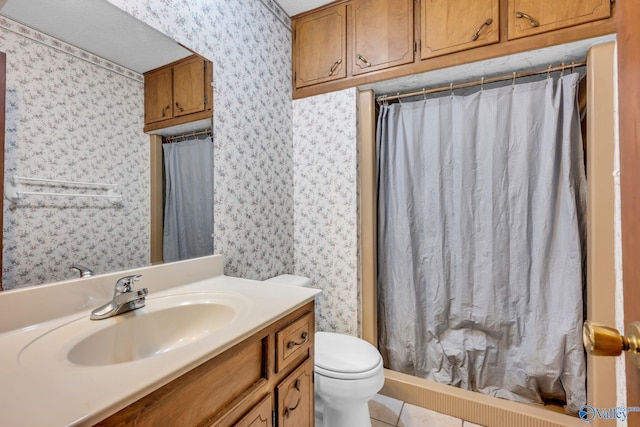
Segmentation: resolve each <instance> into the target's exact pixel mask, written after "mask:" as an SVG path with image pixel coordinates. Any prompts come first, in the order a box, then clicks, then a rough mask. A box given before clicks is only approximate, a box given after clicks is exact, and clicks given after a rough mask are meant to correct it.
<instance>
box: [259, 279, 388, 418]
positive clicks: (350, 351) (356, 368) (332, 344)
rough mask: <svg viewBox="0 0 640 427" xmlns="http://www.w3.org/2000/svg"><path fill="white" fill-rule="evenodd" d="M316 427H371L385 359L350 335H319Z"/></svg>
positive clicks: (300, 282)
mask: <svg viewBox="0 0 640 427" xmlns="http://www.w3.org/2000/svg"><path fill="white" fill-rule="evenodd" d="M267 281H269V282H274V283H279V284H283V285H290V286H304V287H308V286H310V285H311V279H309V278H306V277H302V276H294V275H290V274H285V275H281V276H277V277H273V278H271V279H269V280H267ZM314 349H315V354H314V382H315V408H316V413H315V418H316V427H371V420H370V417H369V406H368V401H369V400H370V399H371V398H372V397H373V396H375V394H376V393H377V392H378V391H380V389H381V388H382V386H383V385H384V368H383V366H382V356H380V353H379V352H378V350H377V349H376V348H375V347H374V346H372V345H371V344H369V343H368V342H366V341H364V340H362V339H360V338H356V337H352V336H350V335H344V334H336V333H333V332H316V334H315V344H314Z"/></svg>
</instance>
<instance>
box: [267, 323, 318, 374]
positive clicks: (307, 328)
mask: <svg viewBox="0 0 640 427" xmlns="http://www.w3.org/2000/svg"><path fill="white" fill-rule="evenodd" d="M314 329H315V324H314V320H313V313H305V314H304V315H302V316H301V317H299V318H298V319H296V320H294V321H293V322H292V323H290V324H289V325H287V326H285V327H284V328H282V329H280V330H279V331H278V332H276V372H280V371H282V370H283V369H284V368H286V367H287V366H289V365H290V364H292V363H294V362H295V361H299V360H301V359H304V358H306V357H308V356H312V355H310V354H309V351H310V349H311V351H313V350H312V347H311V343H312V341H313V333H314Z"/></svg>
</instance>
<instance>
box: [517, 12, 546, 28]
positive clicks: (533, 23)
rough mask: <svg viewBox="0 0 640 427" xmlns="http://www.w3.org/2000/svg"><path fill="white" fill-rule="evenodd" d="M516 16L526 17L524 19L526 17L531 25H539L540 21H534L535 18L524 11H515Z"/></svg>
mask: <svg viewBox="0 0 640 427" xmlns="http://www.w3.org/2000/svg"><path fill="white" fill-rule="evenodd" d="M516 18H526V19H528V20H529V23H530V24H531V26H532V27H537V26H538V25H540V23H539V22H538V21H536V20H535V19H533V18H532V17H531V16H529V15H527V14H526V13H522V12H516Z"/></svg>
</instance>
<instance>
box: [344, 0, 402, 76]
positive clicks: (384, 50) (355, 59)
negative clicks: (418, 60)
mask: <svg viewBox="0 0 640 427" xmlns="http://www.w3.org/2000/svg"><path fill="white" fill-rule="evenodd" d="M413 3H414V0H395V1H393V2H390V1H388V0H354V1H353V3H352V6H351V10H352V24H351V28H352V32H351V34H352V37H353V52H352V56H351V57H352V64H353V73H352V74H354V75H356V74H362V73H368V72H370V71H376V70H381V69H384V68H389V67H394V66H396V65H403V64H408V63H411V62H413V53H414V31H413V21H414V15H413V13H414V12H413Z"/></svg>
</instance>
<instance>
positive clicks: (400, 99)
mask: <svg viewBox="0 0 640 427" xmlns="http://www.w3.org/2000/svg"><path fill="white" fill-rule="evenodd" d="M396 98H398V102H399V103H400V104H402V97H401V96H400V92H396Z"/></svg>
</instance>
